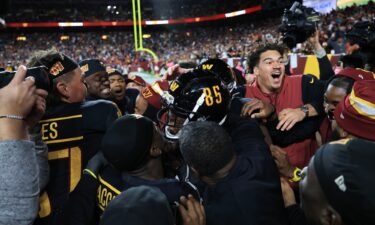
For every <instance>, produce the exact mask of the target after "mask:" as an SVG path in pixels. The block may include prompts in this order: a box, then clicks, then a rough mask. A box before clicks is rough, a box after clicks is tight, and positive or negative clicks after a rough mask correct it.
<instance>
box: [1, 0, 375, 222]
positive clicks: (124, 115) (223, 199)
mask: <svg viewBox="0 0 375 225" xmlns="http://www.w3.org/2000/svg"><path fill="white" fill-rule="evenodd" d="M360 9H362V10H363V11H365V12H366V13H363V12H362V11H361V10H358V9H357V8H352V11H353V12H352V13H353V14H352V15H351V16H350V17H349V18H346V17H344V14H343V12H334V13H332V14H330V15H327V16H326V17H324V18H322V21H321V23H320V24H319V27H318V28H317V29H316V32H315V33H314V35H313V36H311V37H309V38H308V39H307V40H306V41H305V42H304V43H303V44H302V45H301V46H296V48H295V49H288V48H286V46H285V45H283V44H281V43H279V42H278V39H279V38H280V36H279V34H278V33H277V31H276V26H275V25H274V24H273V20H269V21H265V22H263V23H262V24H257V25H249V26H250V27H251V26H252V27H251V28H249V27H247V26H244V25H242V26H239V25H238V26H236V27H231V28H229V30H228V28H220V29H216V31H217V32H222V35H223V36H222V37H215V36H214V35H215V34H218V33H215V31H214V30H212V31H213V33H212V34H211V33H210V30H206V31H205V32H197V29H195V30H194V31H195V32H193V31H192V32H191V33H190V31H189V33H177V32H176V33H174V32H166V31H163V32H159V33H158V32H155V33H153V34H152V35H158V36H159V37H160V39H161V40H160V41H153V40H155V39H149V40H147V41H148V42H147V44H148V45H149V46H151V47H152V48H155V49H153V50H155V51H156V52H159V54H160V55H163V60H168V61H170V62H172V63H171V65H170V66H169V67H168V68H167V70H166V72H165V73H163V74H162V76H160V79H158V80H157V81H156V82H154V83H152V84H151V83H147V82H146V81H145V80H144V79H143V78H142V77H141V76H132V75H130V74H127V73H124V72H123V71H121V70H120V69H122V70H125V68H124V67H125V66H129V65H132V64H137V63H139V64H140V63H142V62H145V61H146V62H147V61H150V62H151V60H149V58H148V57H149V56H144V55H142V54H136V53H132V52H131V51H130V49H131V45H130V44H129V43H127V42H126V40H128V41H129V42H130V41H131V39H132V38H131V35H130V34H128V35H124V36H121V34H122V33H110V34H109V36H111V37H113V38H109V39H107V40H103V38H101V39H98V41H97V42H92V40H90V38H93V37H94V35H95V33H81V34H76V35H75V36H74V37H71V38H70V39H69V42H63V41H62V40H61V41H60V42H56V41H54V37H48V35H42V36H43V37H44V38H45V42H43V41H42V40H37V39H36V37H37V36H35V37H33V38H35V39H34V40H35V42H34V41H32V42H30V41H26V42H22V43H23V44H20V45H15V46H11V44H9V43H6V44H5V49H7V51H12V56H13V57H15V58H14V59H12V60H13V61H10V62H9V64H10V66H11V67H12V66H17V67H18V68H17V71H16V72H9V71H3V72H1V73H0V75H1V76H0V105H1V107H0V161H1V163H0V177H1V181H2V182H0V207H1V208H2V210H1V211H0V224H7V225H16V224H17V225H24V224H25V225H26V224H35V225H42V224H44V225H45V224H47V225H98V224H100V225H124V224H127V225H159V224H160V225H180V224H181V225H206V224H208V225H221V224H225V225H227V224H232V225H244V224H253V225H260V224H267V225H287V224H295V225H297V224H298V225H305V224H316V225H327V224H334V225H347V224H353V225H354V224H361V225H371V224H373V223H374V222H373V221H375V194H374V191H373V190H374V188H375V180H374V179H373V174H374V173H375V164H374V163H373V159H374V157H375V151H374V149H375V57H374V55H375V54H374V52H375V38H374V34H375V21H373V16H374V14H373V10H374V9H373V5H372V4H371V5H369V6H368V7H367V8H360ZM345 13H348V12H347V11H345ZM368 16H369V17H370V18H368ZM366 20H371V21H370V22H368V23H366V26H361V27H360V29H361V30H360V31H361V32H360V34H363V37H361V38H358V35H357V33H353V32H354V31H353V30H349V29H350V28H351V27H352V26H354V27H357V28H358V24H363V23H361V22H362V21H366ZM333 21H334V22H333ZM271 24H272V25H274V26H271ZM265 26H268V27H265ZM199 29H202V30H203V28H199ZM230 29H231V30H230ZM185 32H187V31H185ZM247 32H248V33H247ZM265 32H266V33H265ZM356 32H359V31H358V30H356ZM239 33H242V34H245V36H246V37H245V38H243V39H238V36H237V35H238V34H239ZM354 34H356V35H354ZM50 36H51V35H50ZM70 36H73V35H72V34H71V35H70ZM187 37H196V38H197V39H199V41H200V42H196V43H194V42H195V41H197V40H195V39H194V41H193V42H191V43H189V42H188V41H186V39H188V38H187ZM339 38H342V39H343V41H344V44H345V53H344V54H343V56H342V65H341V66H340V68H339V69H337V70H335V71H334V67H333V66H332V64H331V62H330V61H329V55H328V54H327V53H328V52H327V50H328V49H333V50H334V51H336V49H334V47H335V45H334V44H332V43H333V42H336V44H337V45H339V43H337V42H338V40H339ZM124 39H125V40H124ZM28 40H33V39H28ZM89 41H90V43H91V44H90V45H87V43H86V45H84V43H85V42H89ZM41 42H42V43H41ZM177 42H179V44H180V46H179V47H177V48H178V49H176V47H175V46H173V45H170V44H173V43H177ZM36 43H38V45H36ZM39 43H40V45H39ZM202 43H203V44H202ZM210 43H211V44H213V46H210ZM32 44H34V45H36V46H33V45H32ZM81 45H83V46H81ZM119 45H120V46H121V48H122V49H121V52H122V51H126V50H128V49H129V52H126V54H121V55H120V54H119V51H118V46H119ZM40 46H43V47H42V49H43V50H39V49H36V48H37V47H40ZM26 47H28V48H29V49H25V48H26ZM157 48H159V50H158V49H157ZM160 48H163V49H162V50H163V51H162V50H161V49H160ZM168 49H169V51H167V50H168ZM22 50H25V51H22ZM337 50H339V48H337ZM289 51H294V52H304V53H312V54H314V55H315V57H316V58H317V61H318V64H317V67H318V69H319V71H320V78H319V79H318V78H317V77H315V76H313V75H311V74H299V75H291V74H288V66H289V60H288V52H289ZM182 52H184V53H182ZM6 54H7V53H6ZM6 54H5V55H4V56H3V57H7V56H8V55H6ZM218 57H221V58H226V57H239V58H241V57H242V58H245V57H247V65H246V66H247V71H248V72H251V75H252V76H253V79H251V80H248V79H247V80H245V79H244V77H243V73H241V71H240V70H239V68H237V67H233V66H230V65H228V64H227V63H226V62H225V61H224V60H221V59H219V58H218ZM206 58H209V59H207V60H206ZM0 60H2V59H1V58H0ZM355 60H358V62H354V61H355ZM24 62H26V66H24V65H22V64H23V63H24ZM175 62H180V63H175ZM30 68H33V69H30ZM298 196H299V197H298Z"/></svg>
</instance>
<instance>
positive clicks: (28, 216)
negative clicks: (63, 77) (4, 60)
mask: <svg viewBox="0 0 375 225" xmlns="http://www.w3.org/2000/svg"><path fill="white" fill-rule="evenodd" d="M25 75H26V67H25V66H20V67H19V68H18V70H17V72H16V74H15V75H14V77H13V79H12V80H11V82H10V83H9V84H8V85H7V86H5V87H3V88H1V89H0V105H1V107H0V162H1V163H0V165H1V166H0V168H1V173H0V179H1V181H2V182H0V198H1V199H2V200H1V202H0V207H1V209H2V210H1V212H0V223H1V224H10V225H12V224H17V225H18V224H21V225H22V224H31V223H32V222H33V221H34V219H35V218H36V216H37V212H38V202H39V190H40V187H41V186H43V185H44V184H45V183H46V182H47V181H46V180H47V179H48V176H43V175H45V174H46V173H40V171H48V164H47V168H46V164H43V160H41V159H38V157H40V155H39V156H38V152H37V151H36V150H35V148H36V145H35V143H34V142H33V141H30V138H29V133H28V128H31V127H34V126H35V125H36V124H37V123H38V122H39V120H40V118H41V117H42V116H43V114H44V111H45V107H46V102H45V98H46V96H47V92H46V91H45V90H42V89H36V87H35V78H34V77H31V76H29V77H27V78H26V79H25ZM45 160H46V159H45ZM47 175H48V172H47Z"/></svg>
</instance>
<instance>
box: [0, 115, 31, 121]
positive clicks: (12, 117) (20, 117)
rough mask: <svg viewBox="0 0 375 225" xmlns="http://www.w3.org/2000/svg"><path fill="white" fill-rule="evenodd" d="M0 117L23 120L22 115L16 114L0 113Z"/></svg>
mask: <svg viewBox="0 0 375 225" xmlns="http://www.w3.org/2000/svg"><path fill="white" fill-rule="evenodd" d="M0 119H13V120H25V118H24V117H22V116H17V115H0Z"/></svg>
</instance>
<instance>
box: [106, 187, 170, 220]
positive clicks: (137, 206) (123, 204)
mask: <svg viewBox="0 0 375 225" xmlns="http://www.w3.org/2000/svg"><path fill="white" fill-rule="evenodd" d="M123 224H127V225H139V224H142V225H173V224H174V222H173V214H172V211H171V209H170V206H169V203H168V200H167V197H166V196H165V195H164V194H163V192H161V191H160V189H158V188H156V187H149V186H138V187H133V188H129V189H128V190H126V191H124V192H122V193H121V194H120V195H118V196H117V197H116V198H115V199H113V200H112V201H111V202H110V203H109V205H108V206H107V208H106V209H105V211H104V213H103V216H102V218H101V220H100V225H123Z"/></svg>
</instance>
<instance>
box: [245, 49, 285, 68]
mask: <svg viewBox="0 0 375 225" xmlns="http://www.w3.org/2000/svg"><path fill="white" fill-rule="evenodd" d="M266 51H278V52H279V53H280V55H282V56H283V55H284V52H285V46H283V45H280V44H271V43H267V44H264V45H260V46H258V47H257V48H256V49H255V51H254V52H253V54H251V55H249V56H248V60H247V61H248V68H249V70H250V71H252V70H253V68H254V67H255V66H258V65H259V60H260V55H261V54H262V53H263V52H266Z"/></svg>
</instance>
